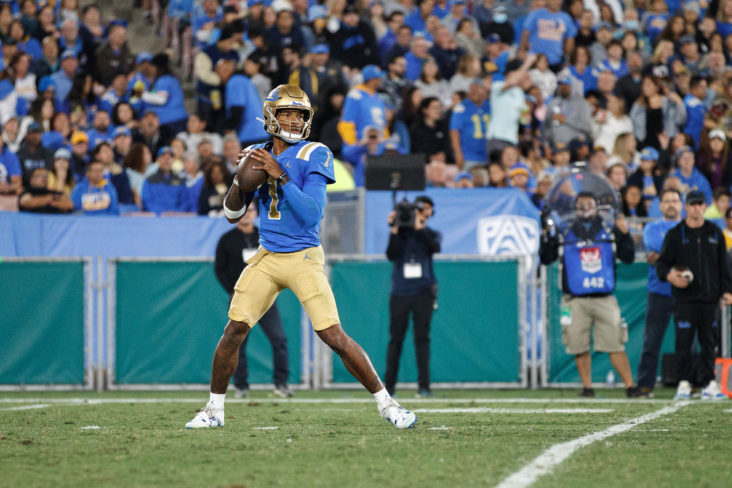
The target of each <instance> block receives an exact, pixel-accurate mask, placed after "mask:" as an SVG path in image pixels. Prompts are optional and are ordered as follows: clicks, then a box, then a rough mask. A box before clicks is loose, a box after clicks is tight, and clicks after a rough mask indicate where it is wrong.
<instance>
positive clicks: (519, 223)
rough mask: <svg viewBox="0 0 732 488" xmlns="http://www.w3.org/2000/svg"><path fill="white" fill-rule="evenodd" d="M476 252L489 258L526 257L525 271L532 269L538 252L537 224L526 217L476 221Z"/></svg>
mask: <svg viewBox="0 0 732 488" xmlns="http://www.w3.org/2000/svg"><path fill="white" fill-rule="evenodd" d="M476 237H477V239H478V252H479V253H480V254H486V255H489V256H501V255H511V256H526V257H528V258H529V259H528V261H527V269H526V271H527V272H528V271H530V270H531V269H533V267H534V259H535V255H536V253H537V252H538V250H539V223H538V222H537V221H536V220H534V219H531V218H528V217H521V216H518V215H501V216H495V217H484V218H482V219H480V220H479V221H478V229H477V233H476Z"/></svg>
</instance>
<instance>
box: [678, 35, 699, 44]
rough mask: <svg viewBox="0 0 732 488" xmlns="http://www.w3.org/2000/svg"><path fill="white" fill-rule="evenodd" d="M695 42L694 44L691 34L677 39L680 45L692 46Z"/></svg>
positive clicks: (694, 40)
mask: <svg viewBox="0 0 732 488" xmlns="http://www.w3.org/2000/svg"><path fill="white" fill-rule="evenodd" d="M695 42H696V39H694V36H692V35H691V34H686V35H684V36H681V38H680V39H679V43H680V44H693V43H695Z"/></svg>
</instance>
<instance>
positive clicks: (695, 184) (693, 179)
mask: <svg viewBox="0 0 732 488" xmlns="http://www.w3.org/2000/svg"><path fill="white" fill-rule="evenodd" d="M670 176H676V177H677V178H678V179H679V180H681V190H682V193H688V192H690V191H692V190H694V191H699V192H701V193H702V194H703V195H704V197H705V201H706V202H707V203H712V188H711V186H710V185H709V181H708V180H707V178H706V177H705V176H704V175H703V174H702V173H701V171H699V170H698V169H697V168H696V167H695V166H694V150H693V149H692V148H691V147H689V146H683V147H681V148H680V149H678V150H677V151H676V169H675V170H673V171H672V172H671V174H670Z"/></svg>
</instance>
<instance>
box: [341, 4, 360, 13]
mask: <svg viewBox="0 0 732 488" xmlns="http://www.w3.org/2000/svg"><path fill="white" fill-rule="evenodd" d="M346 14H356V15H358V9H357V8H356V6H355V5H347V6H346V8H344V9H343V15H346Z"/></svg>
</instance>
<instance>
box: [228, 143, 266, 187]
mask: <svg viewBox="0 0 732 488" xmlns="http://www.w3.org/2000/svg"><path fill="white" fill-rule="evenodd" d="M250 155H251V153H249V154H247V155H246V156H244V157H243V158H241V160H240V161H239V165H238V166H237V168H236V176H237V179H238V180H239V188H241V189H242V190H243V191H245V192H250V191H254V190H256V189H257V188H259V187H260V186H261V185H263V184H264V183H265V182H266V181H267V173H266V172H265V171H264V170H261V169H253V168H252V166H256V164H257V163H256V161H255V160H253V159H251V158H250V157H249V156H250Z"/></svg>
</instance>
